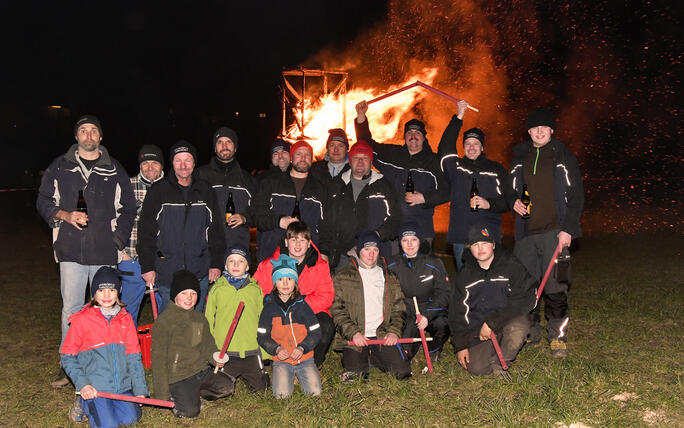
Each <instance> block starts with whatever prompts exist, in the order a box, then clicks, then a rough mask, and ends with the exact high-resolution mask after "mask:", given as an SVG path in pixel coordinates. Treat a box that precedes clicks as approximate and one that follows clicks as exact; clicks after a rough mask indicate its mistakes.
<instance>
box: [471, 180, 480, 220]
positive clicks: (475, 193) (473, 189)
mask: <svg viewBox="0 0 684 428" xmlns="http://www.w3.org/2000/svg"><path fill="white" fill-rule="evenodd" d="M479 195H480V191H479V190H478V189H477V178H475V177H473V184H471V185H470V211H473V212H477V210H478V206H477V205H475V203H474V202H473V198H474V197H475V196H479Z"/></svg>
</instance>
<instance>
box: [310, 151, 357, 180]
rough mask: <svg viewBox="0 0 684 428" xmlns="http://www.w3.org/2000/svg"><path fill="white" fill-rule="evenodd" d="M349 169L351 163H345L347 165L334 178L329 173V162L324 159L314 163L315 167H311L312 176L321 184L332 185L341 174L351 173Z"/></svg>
mask: <svg viewBox="0 0 684 428" xmlns="http://www.w3.org/2000/svg"><path fill="white" fill-rule="evenodd" d="M326 158H327V156H326ZM349 169H350V166H349V162H345V164H344V165H343V166H342V170H341V171H340V172H338V173H337V174H335V177H333V176H332V175H330V171H328V161H327V160H326V159H322V160H319V161H316V162H314V163H313V165H311V174H312V175H313V176H314V177H316V178H317V179H318V181H320V182H321V183H325V184H330V183H332V181H333V180H334V179H335V178H337V177H339V176H340V174H342V173H344V172H346V171H349Z"/></svg>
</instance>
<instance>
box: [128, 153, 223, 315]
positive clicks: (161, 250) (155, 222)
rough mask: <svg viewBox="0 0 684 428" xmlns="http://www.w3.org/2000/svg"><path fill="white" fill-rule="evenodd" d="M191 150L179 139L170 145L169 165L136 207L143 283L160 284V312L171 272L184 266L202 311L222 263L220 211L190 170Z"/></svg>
mask: <svg viewBox="0 0 684 428" xmlns="http://www.w3.org/2000/svg"><path fill="white" fill-rule="evenodd" d="M196 153H197V151H196V150H195V147H194V146H193V145H192V144H190V143H188V142H187V141H184V140H180V141H178V142H177V143H176V144H174V145H173V146H172V147H171V155H170V158H171V161H172V163H173V170H172V171H170V172H169V174H167V175H166V177H165V178H164V179H163V180H160V181H158V182H156V183H154V184H153V185H152V188H150V190H149V192H147V195H146V196H145V202H144V203H143V207H142V211H141V212H140V221H139V223H138V246H137V250H138V257H139V261H140V269H141V271H142V272H143V274H142V276H143V279H144V280H145V282H146V283H147V285H148V286H149V285H151V284H157V286H158V287H159V296H160V298H161V302H160V304H159V306H160V311H163V310H164V308H166V305H167V304H168V303H169V299H170V293H171V281H172V279H173V273H174V272H176V271H178V270H181V269H186V270H189V271H190V272H192V273H193V274H195V276H197V279H199V280H200V290H201V293H200V296H199V301H198V303H197V306H196V307H195V310H197V311H199V312H203V311H204V305H205V304H206V300H207V293H208V291H209V283H210V282H214V281H215V280H216V279H217V278H218V277H219V276H220V275H221V271H222V270H223V267H224V260H223V254H224V252H225V249H226V240H225V238H224V234H223V227H224V226H223V224H222V223H223V211H221V210H219V209H218V207H217V205H216V194H215V193H214V191H213V190H212V189H211V186H209V184H208V183H207V182H206V181H204V180H202V179H201V178H199V176H198V174H197V172H196V171H195V170H194V169H195V163H196V161H197V155H196Z"/></svg>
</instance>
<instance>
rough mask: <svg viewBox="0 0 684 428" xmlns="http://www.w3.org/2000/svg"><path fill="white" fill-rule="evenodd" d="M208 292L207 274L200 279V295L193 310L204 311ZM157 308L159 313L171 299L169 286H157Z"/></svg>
mask: <svg viewBox="0 0 684 428" xmlns="http://www.w3.org/2000/svg"><path fill="white" fill-rule="evenodd" d="M208 294H209V276H205V277H204V278H202V279H201V280H200V295H199V296H198V297H197V305H195V310H196V311H197V312H200V313H204V307H205V306H206V305H207V295H208ZM156 297H157V308H158V309H159V313H160V314H161V313H162V312H163V311H164V309H166V307H167V306H168V304H169V302H170V301H171V288H170V287H159V290H158V292H157V295H156Z"/></svg>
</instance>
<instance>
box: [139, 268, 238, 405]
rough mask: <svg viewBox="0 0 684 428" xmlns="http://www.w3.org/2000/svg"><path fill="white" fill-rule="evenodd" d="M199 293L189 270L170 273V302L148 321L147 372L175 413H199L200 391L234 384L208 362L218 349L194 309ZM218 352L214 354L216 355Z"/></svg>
mask: <svg viewBox="0 0 684 428" xmlns="http://www.w3.org/2000/svg"><path fill="white" fill-rule="evenodd" d="M199 294H200V284H199V281H198V280H197V277H196V276H195V275H194V274H193V273H192V272H190V271H187V270H180V271H178V272H176V273H174V274H173V281H172V283H171V302H170V303H169V305H168V306H167V307H166V310H164V312H162V313H161V315H159V318H157V320H156V321H155V322H154V326H153V327H152V354H151V357H152V376H153V379H154V396H155V397H156V398H159V399H161V400H168V399H171V400H173V402H174V404H175V407H174V408H173V414H174V415H175V416H176V417H179V418H182V417H185V418H194V417H196V416H198V415H199V413H200V407H201V402H200V397H202V398H204V399H205V400H210V401H213V400H216V399H219V398H222V397H227V396H229V395H230V394H232V393H233V391H234V389H235V379H234V378H232V377H231V376H229V375H228V374H226V373H223V372H221V371H219V372H218V373H216V374H214V370H213V368H212V367H211V366H210V364H212V363H213V364H215V365H216V366H217V367H222V366H223V363H220V362H218V361H215V360H214V354H215V353H218V350H217V348H216V343H214V338H213V337H212V336H211V333H210V332H209V323H208V322H207V319H206V318H205V317H204V315H202V314H201V313H199V312H197V311H195V310H193V308H194V307H195V305H196V304H197V297H198V296H199ZM217 356H218V355H217Z"/></svg>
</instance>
